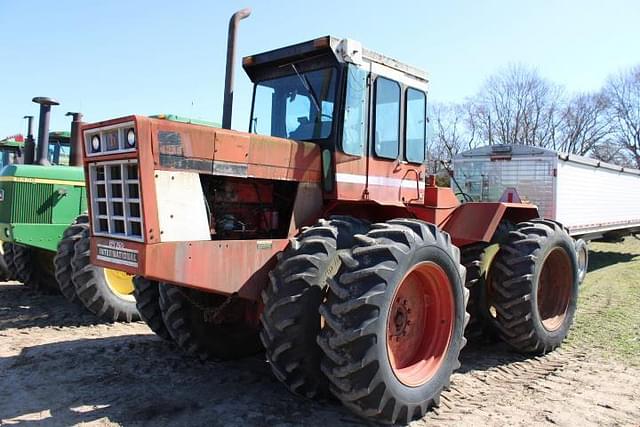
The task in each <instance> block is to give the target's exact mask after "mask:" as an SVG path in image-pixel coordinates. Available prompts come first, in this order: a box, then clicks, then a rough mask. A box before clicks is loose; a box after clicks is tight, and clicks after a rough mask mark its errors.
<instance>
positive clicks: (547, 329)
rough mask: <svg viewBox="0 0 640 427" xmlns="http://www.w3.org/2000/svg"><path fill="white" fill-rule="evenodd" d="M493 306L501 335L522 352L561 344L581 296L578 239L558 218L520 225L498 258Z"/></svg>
mask: <svg viewBox="0 0 640 427" xmlns="http://www.w3.org/2000/svg"><path fill="white" fill-rule="evenodd" d="M494 274H495V276H494V280H493V282H492V284H493V290H494V295H493V306H494V307H495V311H496V321H497V325H498V327H499V329H498V332H499V334H500V337H501V338H502V339H503V340H504V341H505V342H507V343H508V344H509V345H510V346H511V347H513V348H514V349H516V350H518V351H520V352H523V353H532V354H544V353H547V352H548V351H550V350H553V349H554V348H556V347H558V346H559V345H560V344H561V343H562V341H563V340H564V339H565V337H566V336H567V334H568V332H569V328H570V326H571V324H572V322H573V316H574V313H575V310H576V301H577V297H578V266H577V260H576V252H575V247H574V243H573V241H572V239H571V237H569V234H568V233H567V231H566V230H565V229H564V228H563V227H562V226H561V225H559V224H558V223H556V222H553V221H548V220H533V221H529V222H523V223H520V224H518V225H517V228H516V230H515V231H512V232H510V233H509V238H508V239H507V242H506V243H505V244H503V245H502V250H501V251H500V253H499V254H498V258H497V259H496V265H495V271H494Z"/></svg>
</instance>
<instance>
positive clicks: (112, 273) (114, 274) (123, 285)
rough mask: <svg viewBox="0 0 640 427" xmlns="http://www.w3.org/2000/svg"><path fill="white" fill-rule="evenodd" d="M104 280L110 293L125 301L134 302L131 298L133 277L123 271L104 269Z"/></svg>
mask: <svg viewBox="0 0 640 427" xmlns="http://www.w3.org/2000/svg"><path fill="white" fill-rule="evenodd" d="M104 279H105V281H106V282H107V286H109V289H110V290H111V292H113V293H114V294H115V295H117V296H118V297H120V298H122V299H126V300H127V301H134V297H133V275H131V274H128V273H125V272H124V271H118V270H112V269H110V268H105V269H104Z"/></svg>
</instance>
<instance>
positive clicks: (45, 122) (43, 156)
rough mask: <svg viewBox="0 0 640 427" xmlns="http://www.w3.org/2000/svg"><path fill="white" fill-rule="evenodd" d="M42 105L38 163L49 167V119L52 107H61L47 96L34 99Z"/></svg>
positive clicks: (39, 124)
mask: <svg viewBox="0 0 640 427" xmlns="http://www.w3.org/2000/svg"><path fill="white" fill-rule="evenodd" d="M32 101H33V102H35V103H36V104H40V117H39V118H38V157H37V159H36V163H37V164H39V165H42V166H48V165H49V164H50V163H49V119H50V118H51V106H52V105H60V103H59V102H58V101H56V100H55V99H52V98H47V97H46V96H36V97H35V98H33V99H32Z"/></svg>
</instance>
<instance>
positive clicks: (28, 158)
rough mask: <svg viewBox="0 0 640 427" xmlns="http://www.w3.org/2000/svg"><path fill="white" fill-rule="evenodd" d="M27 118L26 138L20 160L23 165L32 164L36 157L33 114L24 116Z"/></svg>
mask: <svg viewBox="0 0 640 427" xmlns="http://www.w3.org/2000/svg"><path fill="white" fill-rule="evenodd" d="M23 119H27V139H26V140H25V141H24V150H23V154H22V161H23V163H24V164H25V165H32V164H33V162H34V160H35V158H36V142H35V140H34V139H33V116H24V117H23Z"/></svg>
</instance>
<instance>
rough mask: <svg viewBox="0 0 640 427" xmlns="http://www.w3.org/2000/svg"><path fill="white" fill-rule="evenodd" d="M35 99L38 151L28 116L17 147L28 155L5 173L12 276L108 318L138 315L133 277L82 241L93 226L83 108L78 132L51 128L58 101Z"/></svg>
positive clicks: (0, 175)
mask: <svg viewBox="0 0 640 427" xmlns="http://www.w3.org/2000/svg"><path fill="white" fill-rule="evenodd" d="M33 102H35V103H37V104H40V117H39V132H38V144H37V150H36V145H35V143H34V138H33V135H32V130H31V123H29V126H28V128H29V129H28V136H27V138H26V141H25V142H24V147H18V149H19V150H21V151H22V153H21V154H22V156H21V160H22V162H20V163H13V164H7V165H6V166H5V167H4V168H3V169H2V171H1V172H0V196H2V197H1V200H0V239H2V240H3V241H4V244H3V248H4V256H3V258H4V260H5V262H6V264H7V267H8V270H9V276H10V277H11V278H15V279H17V280H19V281H21V282H23V283H24V284H25V285H26V286H28V287H31V288H33V289H37V290H41V291H61V292H62V294H64V296H65V297H66V298H67V299H68V300H70V301H78V302H80V303H82V304H83V305H84V306H86V307H87V308H88V309H89V310H90V311H92V312H93V313H95V314H96V315H98V316H101V317H104V318H106V319H107V320H113V321H131V320H137V319H138V313H137V309H136V307H135V300H134V298H133V295H132V293H133V285H132V280H131V276H129V275H127V274H125V273H121V272H118V271H115V270H109V269H103V268H100V267H95V266H93V265H91V263H90V261H89V250H88V247H87V248H84V247H82V246H76V245H75V243H76V242H77V241H78V240H79V237H80V236H82V235H83V233H88V219H87V216H86V214H85V213H84V212H86V210H87V198H86V193H85V184H84V171H83V169H82V167H79V166H78V165H80V164H81V154H80V151H79V143H80V126H81V124H82V121H81V120H82V115H81V114H80V113H67V115H69V116H72V118H73V121H72V124H71V132H51V133H50V132H49V119H50V114H51V107H52V106H55V105H58V102H57V101H55V100H53V99H51V98H45V97H37V98H34V99H33ZM83 253H84V254H85V256H84V257H83V256H82V255H83ZM76 254H77V255H78V256H76V260H77V263H76V264H74V265H71V259H72V257H74V255H76ZM76 281H77V282H80V283H81V284H82V286H80V287H76V286H75V285H74V282H76ZM76 289H78V290H77V291H76Z"/></svg>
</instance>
